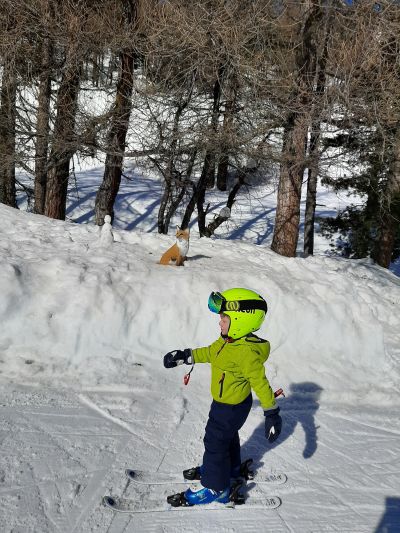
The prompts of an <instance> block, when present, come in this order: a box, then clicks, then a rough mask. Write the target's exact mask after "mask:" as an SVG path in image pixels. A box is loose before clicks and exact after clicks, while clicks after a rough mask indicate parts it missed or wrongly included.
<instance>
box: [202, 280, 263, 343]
mask: <svg viewBox="0 0 400 533" xmlns="http://www.w3.org/2000/svg"><path fill="white" fill-rule="evenodd" d="M208 308H209V309H210V311H212V312H213V313H223V314H225V315H228V316H229V318H230V319H231V323H230V326H229V331H228V337H231V338H232V339H240V337H244V336H245V335H248V334H249V333H251V332H253V331H257V330H258V329H260V327H261V325H262V323H263V322H264V318H265V315H266V314H267V310H268V307H267V302H266V301H265V300H264V298H263V297H262V296H260V295H259V294H257V293H256V292H254V291H251V290H249V289H239V288H238V289H228V290H227V291H224V292H212V293H211V294H210V297H209V299H208Z"/></svg>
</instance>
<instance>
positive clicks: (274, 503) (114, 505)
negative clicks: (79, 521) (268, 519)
mask: <svg viewBox="0 0 400 533" xmlns="http://www.w3.org/2000/svg"><path fill="white" fill-rule="evenodd" d="M172 496H175V495H172ZM281 503H282V502H281V499H280V498H279V497H278V496H258V497H254V498H249V499H248V500H246V502H245V505H237V504H235V503H234V502H229V503H226V504H223V503H208V504H206V505H193V506H187V505H184V506H172V505H170V504H169V503H168V501H165V500H164V502H159V503H158V504H155V505H148V506H146V507H145V508H144V502H143V501H142V502H141V501H140V500H135V499H133V498H119V497H118V496H104V498H103V505H105V506H106V507H108V508H110V509H112V510H113V511H115V512H116V513H130V514H139V513H160V512H170V511H188V510H189V509H190V510H191V511H195V512H196V511H220V510H229V509H231V510H232V509H234V510H235V512H236V511H237V510H239V509H244V508H246V509H247V508H251V509H260V510H269V509H276V508H277V507H279V506H280V505H281Z"/></svg>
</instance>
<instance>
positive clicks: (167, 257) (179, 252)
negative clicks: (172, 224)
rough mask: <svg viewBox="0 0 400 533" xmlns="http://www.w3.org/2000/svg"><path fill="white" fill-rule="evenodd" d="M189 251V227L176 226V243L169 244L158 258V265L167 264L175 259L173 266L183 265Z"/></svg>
mask: <svg viewBox="0 0 400 533" xmlns="http://www.w3.org/2000/svg"><path fill="white" fill-rule="evenodd" d="M188 251H189V228H187V229H181V228H180V227H179V226H176V243H175V244H174V245H173V246H171V248H169V249H168V250H167V251H166V252H165V253H163V255H162V257H161V259H160V265H169V263H170V261H175V266H183V263H184V262H185V260H186V256H187V253H188Z"/></svg>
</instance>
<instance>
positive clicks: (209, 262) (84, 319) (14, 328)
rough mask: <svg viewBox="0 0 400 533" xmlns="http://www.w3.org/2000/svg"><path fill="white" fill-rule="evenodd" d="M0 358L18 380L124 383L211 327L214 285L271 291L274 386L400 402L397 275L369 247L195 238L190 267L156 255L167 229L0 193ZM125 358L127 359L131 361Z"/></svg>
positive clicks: (208, 337)
mask: <svg viewBox="0 0 400 533" xmlns="http://www.w3.org/2000/svg"><path fill="white" fill-rule="evenodd" d="M0 215H1V220H2V226H1V228H0V269H1V270H0V272H1V275H0V294H1V299H0V321H1V325H2V327H1V331H0V372H1V375H2V376H3V378H6V379H7V380H11V381H16V382H18V383H24V382H25V383H30V384H36V385H44V384H46V385H49V384H50V385H54V386H63V385H65V386H69V387H70V386H73V387H76V388H78V389H79V387H82V386H83V385H85V386H99V385H101V386H103V387H104V386H106V385H107V384H110V383H113V384H115V383H118V384H119V385H120V386H121V387H122V386H129V383H130V375H131V374H130V372H132V373H133V372H140V370H141V369H140V367H144V368H146V369H149V371H150V372H151V367H154V366H156V367H157V368H160V365H161V364H162V363H161V359H162V355H163V354H164V353H165V352H167V351H169V350H171V349H174V348H179V347H181V348H184V347H188V346H190V347H196V346H202V345H206V344H208V343H210V342H211V341H213V340H214V339H215V338H216V337H217V336H218V317H217V316H215V315H212V314H211V313H210V312H209V311H208V309H207V298H208V295H209V293H210V292H211V291H212V290H224V289H226V288H229V287H233V286H245V287H249V288H253V289H254V290H256V291H258V292H260V293H261V294H262V295H263V296H264V297H265V298H266V299H267V301H268V305H269V313H268V318H267V320H266V321H265V324H264V325H263V327H262V329H261V330H260V332H259V334H260V335H261V336H263V337H266V338H268V339H269V340H270V341H271V345H272V353H271V356H270V359H269V361H268V362H267V371H268V375H269V377H270V380H271V383H272V385H273V386H275V388H277V387H279V386H283V387H284V388H286V389H289V388H290V387H291V386H292V385H293V384H295V383H301V382H309V383H313V384H315V385H316V387H317V388H318V389H319V388H321V389H323V394H324V398H325V401H329V400H330V399H332V400H335V401H342V402H354V401H355V400H357V401H359V402H364V403H370V404H374V403H394V402H398V399H397V398H398V394H396V392H397V393H398V391H399V389H398V382H399V381H398V380H399V374H400V370H399V369H400V363H399V354H400V350H399V337H400V315H399V313H398V309H399V303H400V279H399V278H397V277H395V276H394V275H393V274H391V273H390V272H387V271H385V270H384V269H381V268H379V267H376V266H374V265H373V264H371V263H370V262H368V261H349V260H341V259H332V258H326V257H311V258H308V259H301V258H295V259H288V258H283V257H280V256H278V255H276V254H274V253H272V252H271V251H270V250H269V249H268V248H266V247H263V246H254V245H251V244H247V243H243V242H239V241H236V242H233V241H223V240H210V239H196V238H192V240H191V248H190V251H189V257H190V259H189V260H188V261H187V262H186V264H185V267H184V268H174V267H163V266H160V265H158V264H157V261H158V260H159V257H160V256H161V253H162V252H163V251H164V250H165V249H166V248H167V247H169V246H170V244H171V239H170V238H169V237H167V236H160V235H157V234H149V233H142V232H139V231H131V232H128V231H122V230H118V231H117V230H114V239H115V241H117V242H114V243H113V244H109V245H108V246H105V245H104V243H102V241H101V238H100V232H99V230H98V228H97V227H95V226H92V225H77V224H71V223H64V222H60V221H54V220H49V219H47V218H45V217H40V216H37V215H31V214H27V213H23V212H19V211H16V210H13V209H11V208H8V207H5V206H3V205H0ZM127 369H128V370H127Z"/></svg>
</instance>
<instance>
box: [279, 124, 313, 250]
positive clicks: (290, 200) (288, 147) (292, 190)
mask: <svg viewBox="0 0 400 533" xmlns="http://www.w3.org/2000/svg"><path fill="white" fill-rule="evenodd" d="M307 132H308V120H307V117H306V116H305V115H303V116H297V114H296V113H291V116H290V117H289V119H288V120H287V122H286V126H285V130H284V139H283V150H282V155H283V161H282V163H281V167H280V178H279V187H278V199H277V208H276V218H275V229H274V236H273V240H272V245H271V249H272V250H273V251H274V252H277V253H278V254H280V255H284V256H286V257H295V256H296V249H297V241H298V235H299V223H300V201H301V187H302V184H303V174H304V170H305V155H306V143H307Z"/></svg>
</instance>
